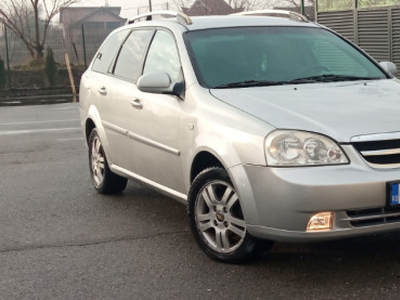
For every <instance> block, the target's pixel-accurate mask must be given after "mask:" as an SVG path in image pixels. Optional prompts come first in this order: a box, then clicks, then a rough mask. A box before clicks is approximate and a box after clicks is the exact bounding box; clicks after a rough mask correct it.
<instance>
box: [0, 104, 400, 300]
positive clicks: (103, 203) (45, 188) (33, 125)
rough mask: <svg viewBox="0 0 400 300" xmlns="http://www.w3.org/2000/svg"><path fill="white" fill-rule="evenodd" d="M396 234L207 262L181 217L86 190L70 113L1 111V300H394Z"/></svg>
mask: <svg viewBox="0 0 400 300" xmlns="http://www.w3.org/2000/svg"><path fill="white" fill-rule="evenodd" d="M399 253H400V234H399V233H392V234H385V235H380V236H372V237H365V238H360V239H352V240H346V241H339V242H330V243H324V244H311V245H292V244H282V243H278V244H276V245H275V246H274V247H273V249H272V251H271V253H269V254H265V255H263V256H262V257H261V258H260V259H259V260H257V261H255V262H253V263H251V264H247V265H226V264H221V263H217V262H214V261H211V260H210V259H208V258H207V257H206V256H205V255H204V254H203V253H202V252H201V251H200V250H199V249H198V247H197V245H196V244H195V241H194V239H193V238H192V236H191V234H190V232H189V229H188V226H187V220H186V215H185V207H184V206H183V205H182V204H179V203H177V202H175V201H173V200H171V199H168V198H166V197H164V196H160V195H159V194H157V193H155V192H152V191H150V190H148V189H146V188H144V187H143V186H141V185H138V184H136V183H132V182H131V183H129V185H128V188H127V190H126V191H125V192H124V193H123V194H122V195H119V196H112V197H110V196H101V195H99V194H97V193H96V192H95V191H94V190H93V188H92V186H91V182H90V179H89V171H88V167H87V157H86V148H85V146H84V142H83V139H82V135H81V132H80V129H79V121H78V106H77V105H76V104H71V103H70V104H58V105H43V106H19V107H3V108H0V299H399V294H400V259H399V256H400V254H399Z"/></svg>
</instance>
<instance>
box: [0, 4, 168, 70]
mask: <svg viewBox="0 0 400 300" xmlns="http://www.w3.org/2000/svg"><path fill="white" fill-rule="evenodd" d="M169 6H170V4H168V3H163V4H157V5H155V6H153V9H154V10H166V9H168V8H169ZM147 11H148V7H147V6H146V7H145V6H144V7H138V8H135V9H133V10H132V15H136V14H142V13H145V12H147ZM113 29H114V28H107V27H105V26H100V27H93V26H89V25H88V24H83V26H82V25H81V24H79V26H77V27H76V28H74V30H72V31H71V32H68V33H66V32H64V30H63V27H62V25H60V24H54V25H53V26H50V27H49V30H48V33H47V39H46V45H45V49H46V48H47V47H51V48H52V50H53V53H54V58H55V60H56V62H57V63H59V64H65V58H64V53H65V52H66V51H67V52H68V54H69V58H70V61H71V63H72V64H74V65H84V64H85V54H86V62H87V64H89V63H90V61H91V59H92V58H93V56H94V54H95V52H96V50H97V49H98V48H99V46H100V45H101V43H102V42H103V41H104V39H105V38H106V37H107V36H108V34H109V33H110V32H111V31H112V30H113ZM71 33H72V35H71ZM7 37H8V49H9V63H10V66H11V68H18V66H24V65H26V64H27V63H28V62H29V61H30V60H31V56H30V54H29V51H28V50H27V48H26V47H25V45H24V43H23V42H22V41H21V39H20V38H19V37H18V36H16V35H15V34H14V33H13V32H11V31H10V30H7ZM44 52H45V53H46V50H45V51H44ZM0 57H1V58H2V59H3V60H4V61H5V60H6V38H5V27H4V25H3V24H0Z"/></svg>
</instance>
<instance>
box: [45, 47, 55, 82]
mask: <svg viewBox="0 0 400 300" xmlns="http://www.w3.org/2000/svg"><path fill="white" fill-rule="evenodd" d="M44 73H45V76H46V81H47V82H48V84H49V85H50V86H54V85H55V84H56V80H57V63H56V61H55V60H54V54H53V49H51V48H50V47H47V54H46V62H45V65H44Z"/></svg>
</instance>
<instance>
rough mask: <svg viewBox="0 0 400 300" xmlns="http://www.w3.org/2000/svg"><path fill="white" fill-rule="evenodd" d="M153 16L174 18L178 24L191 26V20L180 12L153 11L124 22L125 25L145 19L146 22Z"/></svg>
mask: <svg viewBox="0 0 400 300" xmlns="http://www.w3.org/2000/svg"><path fill="white" fill-rule="evenodd" d="M153 16H170V17H176V19H177V20H178V22H179V23H182V24H186V25H190V24H192V19H191V18H190V17H189V16H188V15H185V14H184V13H181V12H176V11H169V10H162V11H154V12H149V13H145V14H142V15H139V16H136V17H133V18H129V19H128V20H127V21H126V24H132V23H135V21H139V20H140V19H143V18H146V21H149V20H152V19H153Z"/></svg>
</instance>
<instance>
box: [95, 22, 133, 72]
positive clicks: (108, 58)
mask: <svg viewBox="0 0 400 300" xmlns="http://www.w3.org/2000/svg"><path fill="white" fill-rule="evenodd" d="M128 33H129V31H128V30H123V31H118V32H116V33H115V34H113V35H111V36H110V37H109V38H108V39H107V40H106V41H105V43H104V44H103V46H102V47H101V49H100V51H99V52H98V53H97V55H96V57H95V59H94V61H93V67H92V70H93V71H96V72H100V73H104V74H105V73H107V72H108V69H109V67H110V65H111V62H112V60H113V58H114V57H115V55H116V54H117V52H118V50H119V48H120V45H121V43H122V42H123V40H124V39H125V37H126V36H127V35H128Z"/></svg>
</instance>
